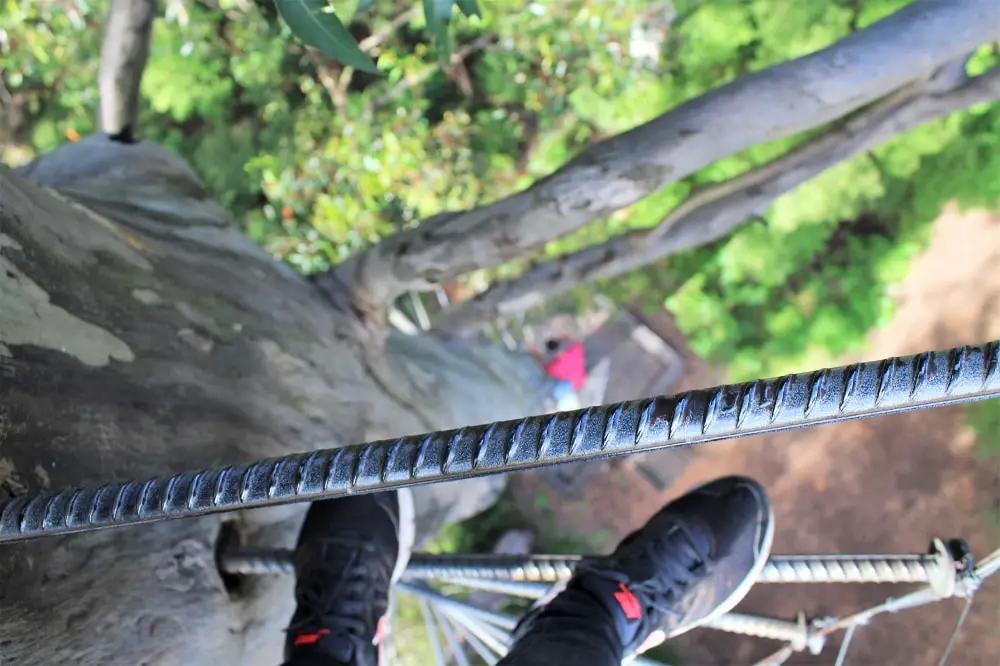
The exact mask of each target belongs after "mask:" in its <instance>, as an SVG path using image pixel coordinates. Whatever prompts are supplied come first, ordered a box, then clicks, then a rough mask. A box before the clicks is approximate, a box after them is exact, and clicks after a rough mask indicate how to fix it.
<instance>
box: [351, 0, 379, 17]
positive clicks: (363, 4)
mask: <svg viewBox="0 0 1000 666" xmlns="http://www.w3.org/2000/svg"><path fill="white" fill-rule="evenodd" d="M374 4H375V0H359V1H358V8H357V9H355V10H354V13H355V14H360V13H362V12H366V11H368V10H369V9H371V8H372V5H374Z"/></svg>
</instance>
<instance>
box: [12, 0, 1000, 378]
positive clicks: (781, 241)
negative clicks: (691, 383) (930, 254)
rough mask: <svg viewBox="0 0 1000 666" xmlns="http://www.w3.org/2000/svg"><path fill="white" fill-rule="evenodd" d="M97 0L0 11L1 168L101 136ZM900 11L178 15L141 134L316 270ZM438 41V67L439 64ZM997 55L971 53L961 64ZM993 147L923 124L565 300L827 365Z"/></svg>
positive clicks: (646, 214)
mask: <svg viewBox="0 0 1000 666" xmlns="http://www.w3.org/2000/svg"><path fill="white" fill-rule="evenodd" d="M107 1H108V0H67V2H65V3H62V4H60V5H59V6H58V7H57V6H55V5H53V4H52V3H48V2H41V1H40V0H19V1H15V0H0V25H3V26H4V28H3V29H2V30H0V52H2V58H3V62H4V68H3V71H2V73H0V76H2V77H3V79H2V80H3V83H4V85H5V87H6V88H7V89H8V90H9V91H10V92H11V94H12V96H14V97H15V98H16V99H18V100H19V105H20V106H19V108H20V110H21V111H22V112H23V121H22V122H21V123H20V124H19V126H18V127H16V128H14V129H12V130H11V132H10V133H9V135H8V134H0V150H2V151H3V155H4V159H5V160H7V161H13V162H17V161H24V160H25V159H28V158H30V157H31V156H32V155H33V154H35V153H37V152H41V151H47V150H51V149H52V148H54V147H56V146H57V145H59V144H60V143H62V142H64V141H67V140H72V138H73V137H75V136H76V135H82V134H87V133H89V132H91V131H94V129H95V127H94V118H95V116H96V103H97V99H96V86H94V81H95V80H96V71H97V63H98V54H99V50H100V38H101V34H102V31H103V20H104V15H105V12H106V10H107ZM905 4H906V0H839V1H830V2H799V3H795V2H788V1H787V0H714V1H713V2H707V3H706V2H703V1H702V0H675V1H674V3H673V7H674V10H675V11H674V10H671V8H670V4H669V3H666V2H652V1H650V0H565V1H563V2H552V3H527V4H526V3H524V2H522V1H521V0H493V1H492V2H490V3H488V4H484V5H482V8H481V7H480V5H479V4H477V3H476V2H474V1H473V0H454V1H453V2H448V1H447V0H427V1H426V2H424V4H423V9H424V12H423V14H422V15H421V14H420V13H419V12H416V13H415V12H413V11H412V10H413V9H414V8H415V7H416V6H417V5H416V3H414V2H411V1H410V0H407V1H406V2H402V1H399V0H360V1H359V0H333V1H332V2H331V3H330V5H329V6H330V7H332V8H333V10H334V11H333V13H330V12H329V11H328V10H327V5H326V4H325V2H321V1H320V0H316V1H314V0H298V3H297V4H292V0H279V2H278V4H277V5H275V4H273V3H271V2H270V1H269V0H260V1H259V2H258V3H257V4H253V3H246V2H243V1H242V0H170V1H169V2H167V3H166V13H165V16H164V18H162V19H160V20H158V21H157V23H156V25H155V29H154V42H153V46H152V53H151V57H150V62H149V66H148V68H147V71H146V75H145V78H144V81H143V94H144V97H145V100H146V105H147V106H146V108H145V110H144V112H143V117H142V119H141V128H142V131H143V133H144V135H145V136H147V137H148V138H150V139H153V140H156V141H159V142H161V143H164V144H165V145H167V146H169V147H171V148H173V149H174V150H176V151H178V152H179V153H181V154H182V155H183V156H184V157H185V158H186V159H188V160H189V161H191V162H192V164H193V165H194V167H195V168H196V169H197V171H198V172H199V173H200V174H201V176H202V177H203V178H204V179H205V181H206V183H207V184H208V186H209V187H210V188H211V189H212V191H213V192H214V193H215V195H216V196H217V197H218V198H219V200H220V201H221V202H222V203H223V204H224V205H225V206H227V207H228V208H229V209H230V210H231V211H232V212H233V215H234V216H235V217H236V219H238V220H240V221H241V222H242V223H243V224H244V225H245V228H246V230H247V232H248V233H249V234H250V236H251V237H252V238H254V239H255V240H257V241H258V242H260V243H261V244H262V245H263V246H264V247H266V248H267V249H268V250H269V251H271V252H272V253H274V255H275V256H278V257H282V258H284V259H285V260H286V261H288V262H290V263H291V264H293V265H294V266H296V267H297V268H298V269H299V270H301V271H303V272H313V271H317V270H322V269H325V268H328V267H329V266H331V265H332V264H334V263H336V262H338V261H341V260H343V259H344V258H345V257H346V256H348V255H350V254H351V253H353V252H356V251H358V250H359V249H361V248H364V247H366V246H368V245H370V244H372V243H375V242H378V240H379V239H380V238H382V237H384V236H385V235H386V234H390V233H393V232H395V231H396V230H398V229H401V228H406V227H409V226H412V225H413V224H415V223H416V222H417V221H418V220H420V219H421V218H423V217H426V216H428V215H431V214H434V213H437V212H439V211H442V210H456V209H463V208H470V207H473V206H476V205H482V204H485V203H489V202H491V201H495V200H497V199H499V198H501V197H504V196H506V195H509V194H511V193H513V192H515V191H517V190H519V189H521V188H523V187H526V186H528V185H530V184H531V183H532V182H534V181H535V180H537V179H539V178H542V177H544V176H545V175H547V174H548V173H550V172H551V171H552V170H553V169H556V168H558V167H559V166H561V165H562V164H564V163H566V162H567V161H568V160H569V159H571V158H572V157H573V156H574V155H575V154H577V153H578V152H579V151H580V150H582V149H584V148H586V147H587V146H588V145H590V144H592V143H593V142H595V141H597V140H599V139H601V138H603V137H606V136H608V135H610V134H613V133H616V132H620V131H623V130H626V129H628V128H630V127H633V126H635V125H636V124H638V123H642V122H644V121H647V120H649V119H651V118H653V117H655V116H656V115H657V114H660V113H662V112H664V111H666V110H668V109H670V108H673V107H675V106H677V105H679V104H682V103H683V102H685V101H687V100H689V99H691V98H693V97H695V96H698V95H700V94H703V93H705V92H706V91H709V90H711V89H713V88H716V87H718V86H720V85H724V84H726V83H728V82H730V81H732V80H734V79H736V78H738V77H739V76H741V75H743V74H745V73H747V72H752V71H756V70H759V69H762V68H765V67H769V66H772V65H774V64H776V63H780V62H784V61H787V60H789V59H791V58H795V57H798V56H801V55H803V54H805V53H808V52H810V51H813V50H816V49H819V48H822V47H824V46H827V45H829V44H831V43H833V42H835V41H836V40H838V39H841V38H843V37H844V36H846V35H848V34H849V33H850V32H851V31H852V30H856V29H858V28H861V27H864V26H865V25H868V24H870V23H871V22H873V21H875V20H878V19H879V18H882V17H884V16H886V15H887V14H889V13H891V12H893V11H895V10H897V9H898V8H899V7H901V6H903V5H905ZM455 5H457V9H458V11H455V9H454V6H455ZM481 9H484V10H485V12H484V11H481ZM455 14H461V15H460V16H454V15H455ZM282 16H284V17H285V20H286V21H288V23H287V24H286V23H284V22H283V21H282V20H281V17H282ZM296 17H297V18H296ZM307 19H308V21H311V22H312V23H313V28H314V29H313V32H312V33H307V34H305V35H303V34H301V31H302V26H301V25H299V24H298V23H296V21H297V20H298V21H299V23H303V24H304V23H305V22H306V20H307ZM446 19H447V20H446ZM317 22H318V24H317ZM333 22H335V23H333ZM293 24H294V25H293ZM316 25H320V26H323V25H325V26H326V28H327V29H326V30H325V31H319V29H318V28H317V27H316ZM334 25H336V26H340V27H339V28H335V27H331V26H334ZM292 29H294V30H295V32H296V34H298V35H299V37H300V38H301V39H303V40H304V41H306V42H307V43H310V44H313V46H315V47H316V48H315V49H314V48H309V47H305V46H303V45H302V43H301V42H300V41H298V40H296V39H294V38H293V35H292V32H293V30H292ZM310 34H311V35H312V36H310ZM445 36H447V38H448V41H449V43H450V42H454V45H453V46H448V47H447V48H450V49H453V53H454V62H456V63H458V64H457V65H455V66H454V67H450V66H449V67H447V68H443V67H441V65H440V62H439V60H438V57H439V56H440V55H441V53H442V49H441V48H440V47H441V45H442V43H443V41H444V38H445ZM337 40H339V41H337ZM334 41H337V44H339V46H338V45H337V44H334V45H333V46H331V44H332V42H334ZM348 41H349V42H350V45H351V48H354V49H360V50H358V51H352V53H353V54H354V56H353V57H357V56H358V55H359V54H362V57H363V58H364V59H365V62H367V63H369V64H370V63H371V62H374V60H377V62H378V64H379V70H378V71H379V73H378V74H374V73H372V71H371V69H372V68H371V67H368V68H367V71H365V70H366V68H365V66H363V63H361V62H359V61H349V62H350V64H353V65H356V67H345V66H344V63H345V62H348V61H345V59H344V58H345V56H343V55H342V54H341V51H338V50H337V49H338V48H343V47H344V45H345V44H347V43H348ZM357 44H361V45H362V46H357ZM997 64H998V57H997V51H996V49H995V48H993V47H992V46H987V47H984V48H982V49H980V50H979V51H978V52H977V53H976V54H975V56H974V57H973V58H972V60H971V61H970V63H969V72H970V74H973V75H975V74H979V73H982V72H983V71H986V70H987V69H989V68H991V67H994V66H996V65H997ZM355 70H361V71H355ZM998 137H1000V109H998V107H997V105H984V106H982V107H980V108H975V109H971V110H969V111H967V112H965V113H961V114H956V115H955V116H953V117H951V118H947V119H944V120H941V121H938V122H935V123H932V124H930V125H928V126H926V127H923V128H920V129H918V130H916V131H914V132H911V133H909V134H908V135H906V136H903V137H898V138H896V139H894V140H892V141H890V142H889V143H887V144H886V145H884V146H882V147H880V148H878V149H877V150H875V151H873V153H871V154H870V155H866V156H862V157H859V158H857V159H854V160H851V161H850V162H848V163H845V164H842V165H840V166H838V167H836V168H834V169H831V170H830V171H829V172H828V173H826V174H824V175H823V176H822V177H820V178H818V179H816V180H815V181H813V182H811V183H808V184H807V185H805V186H803V187H801V188H799V189H798V190H797V191H795V192H793V193H791V194H789V195H788V196H786V197H783V198H782V199H781V200H779V201H778V202H777V203H776V205H775V206H773V207H772V209H771V210H769V211H767V212H766V213H765V214H763V215H762V216H761V217H760V219H759V220H756V221H755V222H753V223H751V224H747V225H745V226H744V227H742V228H740V229H739V230H738V231H736V232H735V233H733V234H731V235H730V236H729V237H728V238H725V239H723V240H721V241H719V242H716V243H714V244H712V245H711V246H708V247H703V248H698V249H696V250H692V251H689V252H685V253H682V254H680V255H677V256H674V257H670V258H669V260H667V261H665V262H662V263H660V264H658V265H655V266H651V267H649V268H648V269H646V270H642V271H637V272H635V273H633V274H632V275H628V276H625V277H623V278H620V279H617V280H615V281H613V282H611V283H609V284H602V285H598V286H597V287H588V288H581V289H580V290H579V291H578V293H576V294H574V295H573V298H576V299H579V300H580V301H585V300H587V299H588V298H591V297H592V295H593V291H594V289H598V290H600V291H603V292H604V293H606V294H607V295H609V296H611V297H613V298H614V299H615V300H617V301H619V302H633V301H635V300H636V299H641V300H642V302H643V304H644V305H645V306H646V307H647V308H650V309H659V308H663V307H664V305H666V307H667V308H669V310H670V311H671V312H672V313H673V314H674V316H675V318H676V319H677V322H678V324H679V325H680V327H681V328H682V329H683V330H684V331H685V332H686V333H687V334H688V336H689V337H690V339H691V341H692V344H693V345H694V347H695V349H697V350H698V351H699V352H701V353H703V354H704V355H706V356H707V357H709V358H710V359H712V360H714V361H717V362H718V363H720V364H726V365H728V366H729V367H730V368H731V369H732V373H733V375H734V376H736V377H747V376H749V375H754V374H772V373H775V372H781V371H785V370H790V369H800V368H801V367H802V366H804V365H813V364H815V363H819V362H824V361H825V360H826V359H828V358H829V357H830V356H832V355H836V354H840V353H843V352H845V351H849V350H851V349H854V348H857V347H858V346H859V345H860V344H861V343H862V341H863V339H864V336H865V335H866V334H867V332H868V331H870V330H871V329H872V327H875V326H878V325H879V324H880V323H881V322H884V321H885V320H886V318H887V317H888V316H889V315H890V314H891V310H892V302H891V299H890V298H889V297H888V289H889V287H890V286H891V285H892V284H893V283H895V282H897V281H899V280H900V279H901V278H902V277H903V276H905V274H906V271H907V268H908V265H909V261H910V258H911V257H912V256H913V255H914V253H916V252H918V251H919V249H920V248H921V246H922V244H923V242H924V241H925V238H926V235H927V229H928V223H929V221H930V220H932V219H933V218H934V217H935V216H936V214H937V213H938V211H939V210H940V209H941V207H942V206H943V205H944V203H946V202H947V201H949V200H953V199H954V200H957V201H959V202H960V203H961V204H962V205H964V206H993V205H994V204H995V203H996V201H997V198H998V196H1000V150H998V148H1000V146H998V145H997V142H998V141H1000V138H998ZM806 138H808V136H805V135H803V136H797V137H791V138H788V139H783V140H779V141H774V142H771V143H768V144H764V145H761V146H756V147H754V148H752V149H750V150H747V151H745V152H743V153H741V154H739V155H735V156H732V157H729V158H727V159H723V160H720V161H719V162H717V163H715V164H712V165H710V166H708V167H707V168H705V169H703V170H701V171H699V172H698V173H695V174H693V175H692V176H691V177H689V178H686V179H684V180H683V181H681V182H677V183H674V184H672V185H670V186H668V187H665V188H663V189H662V190H660V191H659V192H656V193H654V194H653V195H652V196H650V197H648V198H647V199H645V200H643V201H640V202H638V203H636V204H635V205H633V206H631V207H630V208H628V209H626V210H623V211H618V212H616V213H614V214H612V215H610V216H609V217H608V218H607V219H605V220H600V221H597V222H595V223H594V224H592V225H589V226H588V227H586V228H584V229H581V230H580V231H579V232H577V233H575V234H572V235H570V236H569V237H567V238H564V239H560V240H559V241H557V242H553V243H550V244H549V245H548V246H547V247H545V248H543V249H542V250H541V251H540V253H539V254H540V256H541V257H545V256H555V255H559V254H562V253H565V252H570V251H573V250H575V249H579V248H581V247H584V246H586V245H589V244H592V243H597V242H601V241H603V240H605V239H607V238H608V237H609V236H610V235H613V234H618V233H622V232H626V231H629V230H632V229H642V228H649V227H651V226H655V225H656V224H657V223H658V222H659V221H660V220H661V219H662V218H663V216H664V215H666V214H667V213H668V212H669V211H670V210H671V209H673V208H674V207H675V206H677V205H678V204H679V203H681V202H682V201H683V200H684V198H685V197H686V196H688V195H689V194H690V192H691V191H692V190H693V189H694V188H696V187H698V186H702V185H707V184H711V183H715V182H719V181H722V180H725V179H727V178H731V177H733V176H735V175H738V174H739V173H742V172H744V171H746V170H748V169H751V168H753V167H754V166H757V165H759V164H762V163H764V162H766V161H768V160H770V159H773V158H774V157H776V156H778V155H780V154H782V153H783V152H785V151H787V150H788V149H789V148H791V147H792V146H794V145H796V144H797V143H799V142H801V141H803V140H805V139H806ZM522 267H523V263H522V262H513V263H511V264H509V265H505V266H501V267H499V268H497V269H495V270H491V271H484V272H482V273H479V274H475V275H471V276H469V277H468V278H467V279H469V280H471V281H473V282H474V283H476V284H484V283H485V282H487V281H489V280H491V279H495V278H497V277H500V276H511V275H516V274H517V273H518V271H519V270H520V269H521V268H522Z"/></svg>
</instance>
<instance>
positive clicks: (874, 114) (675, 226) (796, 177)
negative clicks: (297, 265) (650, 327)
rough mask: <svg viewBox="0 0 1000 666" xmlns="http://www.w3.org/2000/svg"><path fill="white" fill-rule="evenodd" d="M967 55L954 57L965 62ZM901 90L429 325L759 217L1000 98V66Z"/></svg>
mask: <svg viewBox="0 0 1000 666" xmlns="http://www.w3.org/2000/svg"><path fill="white" fill-rule="evenodd" d="M964 62H965V59H964V58H963V59H961V60H959V61H958V63H959V64H963V65H964ZM946 72H947V74H948V76H947V78H945V79H944V80H945V81H946V83H942V81H941V80H940V79H935V80H931V81H927V82H923V83H921V84H914V85H910V86H907V87H906V88H903V89H902V90H900V91H899V92H897V93H896V94H893V95H890V96H889V97H888V98H886V99H884V100H881V101H879V102H877V103H875V104H873V105H872V106H871V107H869V108H867V109H865V110H863V111H860V112H858V113H857V114H856V115H855V116H854V117H852V118H851V119H849V120H848V121H847V122H845V123H843V125H842V126H841V127H838V128H836V129H833V130H831V131H829V132H827V133H825V134H823V135H822V136H820V137H818V138H816V139H813V140H811V141H808V142H806V143H804V144H802V145H800V146H798V147H797V148H795V149H794V150H792V151H790V152H788V153H787V154H785V155H782V156H781V157H779V158H777V159H775V160H773V161H772V162H769V163H767V164H764V165H762V166H759V167H757V168H755V169H752V170H750V171H748V172H746V173H744V174H741V175H739V176H737V177H735V178H733V179H731V180H728V181H724V182H722V183H718V184H716V185H712V186H709V187H706V188H704V189H702V190H700V191H696V192H695V193H694V194H692V195H691V196H690V197H689V198H688V199H687V200H686V201H684V202H683V203H682V204H681V205H679V206H678V207H677V208H676V209H674V210H673V211H671V212H670V214H669V215H667V216H666V217H664V218H663V220H662V221H661V222H660V223H659V224H658V225H657V226H656V227H654V228H653V229H643V230H637V231H631V232H628V233H625V234H621V235H619V236H615V237H613V238H611V239H610V240H608V241H606V242H604V243H600V244H598V245H594V246H591V247H588V248H585V249H583V250H580V251H578V252H574V253H572V254H567V255H564V256H561V257H558V258H556V259H552V260H550V261H544V262H540V263H538V264H536V265H534V266H532V267H531V268H529V269H528V270H527V271H525V272H524V273H523V274H522V275H520V276H519V277H517V278H513V279H510V280H506V281H503V282H496V283H494V284H492V285H490V287H489V288H488V289H487V290H486V291H484V292H482V293H481V294H478V295H477V296H476V297H474V298H472V299H470V300H468V301H465V302H462V303H458V304H456V305H454V306H453V307H450V308H448V309H447V310H445V311H444V312H443V313H441V314H440V315H439V316H438V317H437V319H436V320H435V322H434V325H435V327H437V328H439V329H447V330H461V329H468V328H474V327H476V326H481V325H483V324H485V323H487V322H489V321H492V320H493V319H495V318H496V317H507V316H512V315H516V314H520V313H521V312H525V311H527V310H530V309H532V308H534V307H537V306H538V305H539V304H541V303H543V302H545V301H546V300H548V299H550V298H552V297H554V296H558V295H559V294H562V293H565V292H567V291H570V290H571V289H573V288H575V287H577V286H580V285H582V284H587V283H589V282H594V281H597V280H606V279H609V278H614V277H617V276H619V275H622V274H624V273H628V272H629V271H632V270H635V269H637V268H640V267H642V266H645V265H647V264H650V263H653V262H655V261H659V260H661V259H663V258H664V257H668V256H670V255H671V254H674V253H677V252H680V251H682V250H686V249H689V248H693V247H698V246H700V245H706V244H708V243H711V242H713V241H715V240H718V239H719V238H722V237H723V236H725V235H726V234H728V233H730V232H731V231H733V230H734V229H736V228H738V227H739V226H741V225H743V224H745V223H747V222H749V221H751V220H755V219H758V218H759V217H760V216H761V215H763V214H764V213H765V212H766V211H767V209H768V208H770V207H771V205H772V204H773V203H774V202H775V200H777V199H778V198H779V197H780V196H781V195H783V194H786V193H788V192H790V191H792V190H794V189H795V188H797V187H798V186H799V185H802V184H803V183H805V182H807V181H809V180H811V179H813V178H815V177H816V176H818V175H820V174H821V173H823V172H824V171H826V170H827V169H830V168H832V167H834V166H836V165H837V164H839V163H841V162H843V161H844V160H847V159H850V158H851V157H854V156H856V155H859V154H862V153H864V152H866V151H869V150H872V149H873V148H875V147H877V146H878V145H880V144H882V143H884V142H885V141H887V140H889V139H890V138H892V137H894V136H897V135H899V134H902V133H904V132H908V131H909V130H911V129H913V128H915V127H917V126H919V125H922V124H924V123H927V122H930V121H931V120H935V119H937V118H941V117H943V116H946V115H948V114H951V113H954V112H956V111H960V110H962V109H967V108H969V107H970V106H973V105H975V104H981V103H983V102H991V101H996V100H998V99H1000V70H993V71H991V72H988V73H986V74H983V75H981V76H978V77H975V78H973V79H971V80H970V79H966V78H964V72H963V77H962V78H957V77H955V76H952V74H953V72H952V70H951V68H949V69H948V70H946Z"/></svg>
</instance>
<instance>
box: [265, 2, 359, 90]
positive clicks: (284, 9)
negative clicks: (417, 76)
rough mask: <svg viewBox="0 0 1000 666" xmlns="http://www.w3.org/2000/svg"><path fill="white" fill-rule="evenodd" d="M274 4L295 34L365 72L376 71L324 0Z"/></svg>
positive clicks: (309, 43) (310, 44) (344, 62)
mask: <svg viewBox="0 0 1000 666" xmlns="http://www.w3.org/2000/svg"><path fill="white" fill-rule="evenodd" d="M274 4H275V6H277V8H278V12H279V13H280V14H281V17H282V18H283V19H285V23H287V24H288V27H289V28H291V30H292V32H293V33H295V36H296V37H298V38H299V39H301V40H302V41H303V42H305V43H306V44H308V45H309V46H312V47H315V48H316V49H319V50H320V51H321V52H322V53H324V54H325V55H328V56H330V57H331V58H336V59H337V60H339V61H340V62H342V63H343V64H345V65H349V66H351V67H354V68H355V69H360V70H363V71H366V72H378V68H377V67H376V66H375V63H374V62H373V61H372V59H371V58H369V57H368V56H367V55H365V53H364V52H363V51H362V50H361V49H360V48H359V47H358V44H357V42H355V41H354V38H353V37H351V33H349V32H347V28H345V27H344V24H343V23H341V22H340V19H338V18H337V15H336V14H334V13H333V12H332V11H329V9H330V5H329V3H328V2H327V1H326V0H275V3H274Z"/></svg>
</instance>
